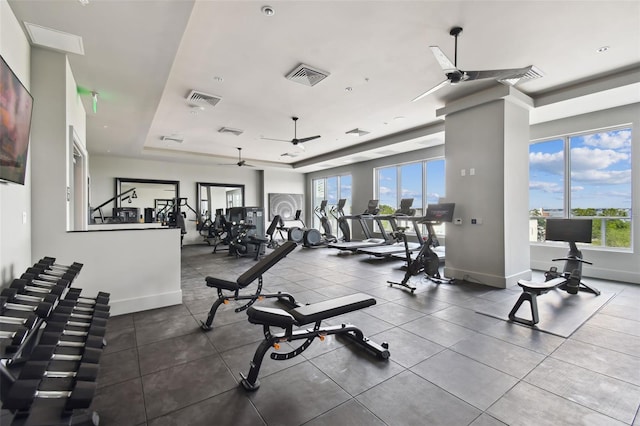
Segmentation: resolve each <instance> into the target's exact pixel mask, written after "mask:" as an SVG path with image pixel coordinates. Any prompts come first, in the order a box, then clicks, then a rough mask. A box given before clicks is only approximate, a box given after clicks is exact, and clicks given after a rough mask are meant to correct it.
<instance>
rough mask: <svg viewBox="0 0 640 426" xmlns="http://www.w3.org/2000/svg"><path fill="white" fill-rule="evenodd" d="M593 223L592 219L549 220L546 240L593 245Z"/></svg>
mask: <svg viewBox="0 0 640 426" xmlns="http://www.w3.org/2000/svg"><path fill="white" fill-rule="evenodd" d="M592 222H593V221H592V220H591V219H547V226H546V236H545V239H546V240H548V241H566V242H570V243H591V230H592Z"/></svg>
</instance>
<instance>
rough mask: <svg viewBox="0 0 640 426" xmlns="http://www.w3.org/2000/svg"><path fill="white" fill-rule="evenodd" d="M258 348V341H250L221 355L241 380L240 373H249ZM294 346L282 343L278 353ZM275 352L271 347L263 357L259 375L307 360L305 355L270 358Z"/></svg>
mask: <svg viewBox="0 0 640 426" xmlns="http://www.w3.org/2000/svg"><path fill="white" fill-rule="evenodd" d="M257 348H258V344H257V343H250V344H248V345H244V346H240V347H237V348H234V349H230V350H228V351H225V352H222V353H221V354H220V355H221V356H222V359H223V360H224V362H225V364H226V365H227V367H228V368H229V370H231V374H232V375H233V377H236V378H237V379H238V380H240V373H242V374H245V375H247V374H248V373H249V368H250V366H251V365H250V364H251V361H252V360H253V356H254V354H255V352H256V349H257ZM293 349H294V348H293V347H292V346H291V345H290V344H288V343H280V350H278V351H277V352H278V353H286V352H289V351H291V350H293ZM273 352H275V350H274V349H270V350H269V351H268V352H267V353H266V355H265V356H264V357H263V361H262V365H261V366H260V375H259V377H267V376H268V375H270V374H274V373H277V372H278V371H281V370H284V369H285V368H289V367H291V366H293V365H296V364H299V363H301V362H304V361H305V358H304V357H303V356H296V357H294V358H291V359H287V360H282V361H280V360H274V359H271V358H270V354H271V353H273ZM305 354H306V352H305Z"/></svg>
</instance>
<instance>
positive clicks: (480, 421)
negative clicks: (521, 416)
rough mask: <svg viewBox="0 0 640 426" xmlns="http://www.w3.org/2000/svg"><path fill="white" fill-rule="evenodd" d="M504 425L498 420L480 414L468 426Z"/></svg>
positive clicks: (485, 414)
mask: <svg viewBox="0 0 640 426" xmlns="http://www.w3.org/2000/svg"><path fill="white" fill-rule="evenodd" d="M505 424H506V423H502V422H501V421H500V420H498V419H496V418H494V417H491V416H490V415H489V414H487V413H482V414H481V415H480V416H479V417H478V418H477V419H475V420H474V421H473V423H471V424H470V425H469V426H504V425H505Z"/></svg>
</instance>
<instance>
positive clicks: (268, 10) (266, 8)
mask: <svg viewBox="0 0 640 426" xmlns="http://www.w3.org/2000/svg"><path fill="white" fill-rule="evenodd" d="M261 10H262V13H263V14H264V15H266V16H273V15H275V13H276V11H275V9H274V8H272V7H271V6H262V9H261Z"/></svg>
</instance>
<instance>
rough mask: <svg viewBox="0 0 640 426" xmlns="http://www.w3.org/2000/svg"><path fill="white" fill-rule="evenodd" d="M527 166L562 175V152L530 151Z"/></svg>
mask: <svg viewBox="0 0 640 426" xmlns="http://www.w3.org/2000/svg"><path fill="white" fill-rule="evenodd" d="M529 167H530V168H531V169H533V170H536V171H541V172H546V173H551V174H553V175H558V176H562V175H563V174H564V155H563V152H562V151H558V152H554V153H546V152H531V153H529Z"/></svg>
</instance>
